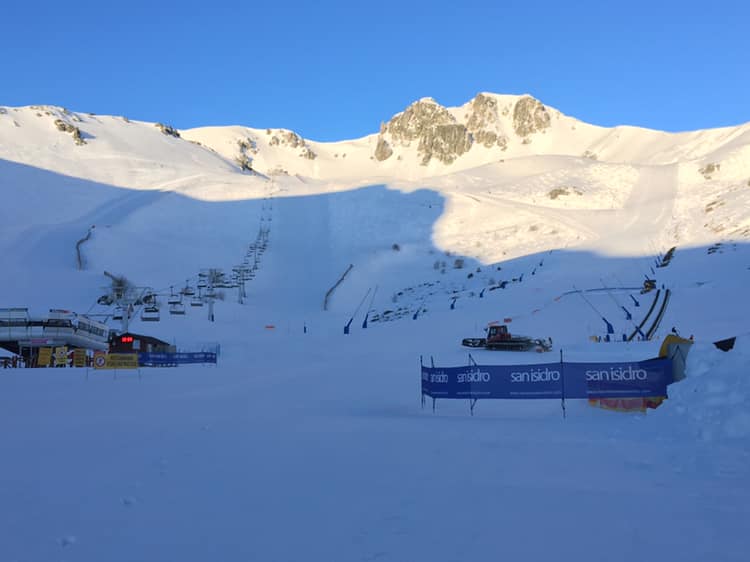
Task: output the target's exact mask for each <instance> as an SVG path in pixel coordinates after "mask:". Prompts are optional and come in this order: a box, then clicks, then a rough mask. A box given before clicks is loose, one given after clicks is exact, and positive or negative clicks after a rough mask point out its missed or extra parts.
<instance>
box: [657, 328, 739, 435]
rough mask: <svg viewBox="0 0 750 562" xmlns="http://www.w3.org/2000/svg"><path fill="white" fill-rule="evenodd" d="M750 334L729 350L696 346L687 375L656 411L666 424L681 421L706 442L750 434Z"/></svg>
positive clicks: (673, 426)
mask: <svg viewBox="0 0 750 562" xmlns="http://www.w3.org/2000/svg"><path fill="white" fill-rule="evenodd" d="M749 366H750V336H744V337H741V338H738V339H737V342H736V344H735V347H734V349H733V350H731V351H729V352H724V351H720V350H719V349H717V348H716V347H714V346H713V344H710V343H705V344H703V343H701V344H696V345H694V346H693V349H692V350H691V351H690V355H689V357H688V362H687V370H686V373H687V378H686V379H684V380H683V381H681V382H679V383H677V384H674V385H672V386H670V390H669V400H668V401H667V402H666V403H665V404H664V406H662V408H660V409H659V410H657V411H656V415H657V417H659V418H661V420H662V421H663V422H664V424H665V425H666V426H669V427H670V428H671V429H673V430H674V428H675V426H677V425H678V424H679V425H680V426H681V427H682V429H684V430H687V431H688V432H690V433H691V434H692V435H693V436H695V437H697V438H699V439H700V440H703V441H718V440H735V439H744V438H747V437H749V436H750V368H749Z"/></svg>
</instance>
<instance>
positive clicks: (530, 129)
mask: <svg viewBox="0 0 750 562" xmlns="http://www.w3.org/2000/svg"><path fill="white" fill-rule="evenodd" d="M550 122H551V118H550V115H549V113H548V112H547V108H546V107H544V106H543V105H542V102H540V101H539V100H537V99H534V98H532V97H531V96H524V97H522V98H521V99H520V100H518V102H516V106H515V107H514V108H513V129H514V130H515V131H516V134H517V135H518V136H519V137H524V138H528V137H529V135H531V134H533V133H538V132H540V131H544V129H547V128H548V127H549V126H550Z"/></svg>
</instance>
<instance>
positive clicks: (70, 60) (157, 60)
mask: <svg viewBox="0 0 750 562" xmlns="http://www.w3.org/2000/svg"><path fill="white" fill-rule="evenodd" d="M0 17H2V20H3V25H2V33H0V72H1V73H2V74H0V76H1V78H0V105H31V104H52V105H62V106H65V107H68V108H69V109H73V110H77V111H86V112H93V113H102V114H114V115H126V116H127V117H129V118H131V119H143V120H147V121H161V122H165V123H169V124H172V125H174V126H176V127H179V128H188V127H196V126H203V125H235V124H236V125H247V126H251V127H259V128H261V127H285V128H290V129H294V130H295V131H297V132H299V133H300V134H302V135H303V136H305V137H307V138H311V139H314V140H341V139H345V138H355V137H359V136H363V135H366V134H370V133H374V132H377V130H378V127H379V125H380V122H381V121H384V120H388V119H389V118H390V117H391V116H392V115H393V114H395V113H397V112H399V111H401V110H403V109H404V108H405V107H406V106H407V105H408V104H409V103H411V102H413V101H414V100H416V99H419V98H421V97H425V96H431V97H433V98H435V99H436V100H437V101H438V102H440V103H442V104H443V105H448V106H451V105H460V104H462V103H465V102H466V101H468V100H469V99H471V98H472V97H473V96H474V95H475V94H476V93H477V92H481V91H488V92H496V93H510V94H521V93H529V94H532V95H534V96H535V97H537V98H539V99H540V100H542V102H544V103H545V104H548V105H551V106H553V107H556V108H557V109H559V110H561V111H562V112H564V113H566V114H568V115H572V116H574V117H577V118H579V119H582V120H584V121H588V122H591V123H595V124H598V125H604V126H612V125H618V124H627V125H637V126H644V127H651V128H656V129H664V130H670V131H680V130H691V129H699V128H708V127H718V126H725V125H734V124H739V123H743V122H747V121H750V103H748V100H750V93H749V91H750V88H749V86H750V62H749V61H750V33H748V31H747V25H748V24H747V22H748V21H750V8H748V7H746V6H745V2H741V1H732V2H726V1H725V2H721V1H719V2H713V3H704V2H700V3H698V2H695V3H693V2H684V1H683V2H672V1H666V2H659V1H657V0H651V1H650V2H645V1H641V0H630V1H627V2H621V1H617V0H614V1H607V0H600V1H598V2H591V1H588V0H583V1H573V0H570V1H568V2H544V1H537V2H528V1H527V2H520V1H515V0H510V1H505V2H492V1H485V2H475V1H473V0H465V1H462V2H450V3H448V2H442V1H434V2H423V1H415V2H409V1H406V0H402V1H400V2H398V1H392V0H378V1H369V2H361V3H358V2H355V1H349V2H343V1H328V0H319V1H315V2H312V1H311V2H306V3H297V2H286V3H285V2H279V1H276V2H273V1H268V2H266V1H262V2H241V1H236V2H223V1H221V0H217V1H214V2H206V1H204V2H190V1H185V2H159V1H157V0H153V1H151V2H143V1H141V0H134V1H131V2H121V3H115V2H107V1H98V2H80V1H71V2H46V1H37V2H28V1H26V2H16V1H15V0H10V2H4V3H3V8H2V13H0Z"/></svg>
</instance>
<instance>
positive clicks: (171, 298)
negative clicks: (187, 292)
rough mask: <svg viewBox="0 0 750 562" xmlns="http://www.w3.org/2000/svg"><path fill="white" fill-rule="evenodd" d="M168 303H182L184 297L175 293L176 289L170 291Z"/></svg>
mask: <svg viewBox="0 0 750 562" xmlns="http://www.w3.org/2000/svg"><path fill="white" fill-rule="evenodd" d="M167 304H168V305H170V306H171V305H173V304H182V297H181V296H180V295H175V294H174V291H170V295H169V298H168V299H167Z"/></svg>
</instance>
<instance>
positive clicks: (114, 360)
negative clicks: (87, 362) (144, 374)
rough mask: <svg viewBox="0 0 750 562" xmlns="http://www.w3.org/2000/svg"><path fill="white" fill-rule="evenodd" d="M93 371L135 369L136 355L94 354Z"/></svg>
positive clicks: (136, 366)
mask: <svg viewBox="0 0 750 562" xmlns="http://www.w3.org/2000/svg"><path fill="white" fill-rule="evenodd" d="M94 368H95V369H137V368H138V354H137V353H96V354H95V355H94Z"/></svg>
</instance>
